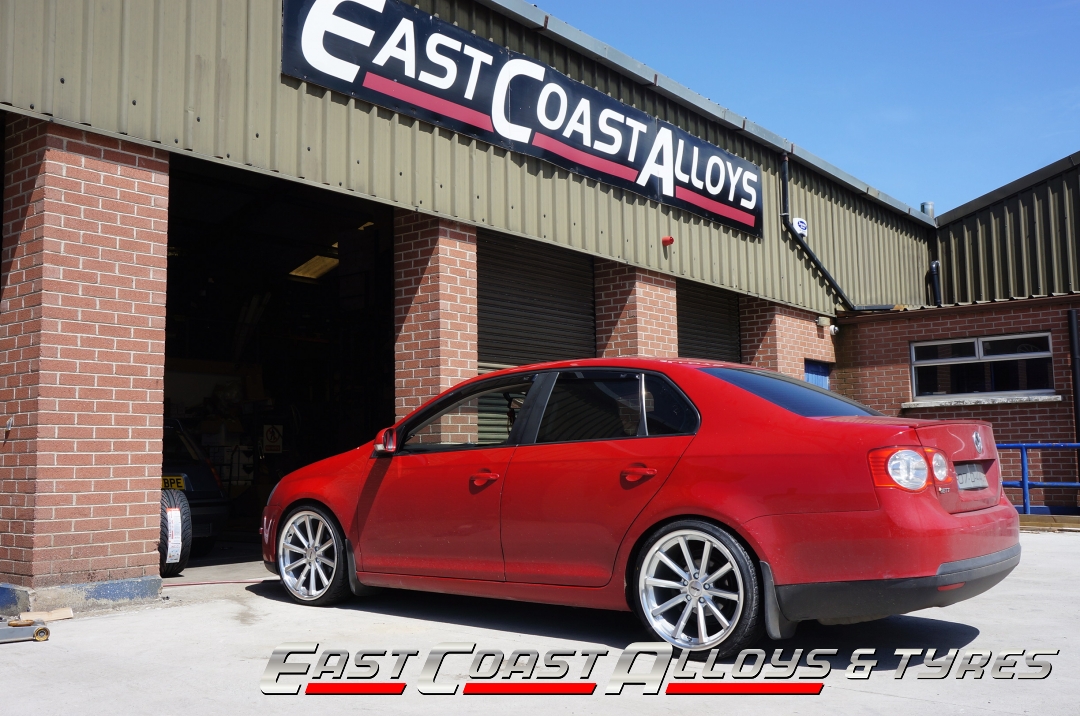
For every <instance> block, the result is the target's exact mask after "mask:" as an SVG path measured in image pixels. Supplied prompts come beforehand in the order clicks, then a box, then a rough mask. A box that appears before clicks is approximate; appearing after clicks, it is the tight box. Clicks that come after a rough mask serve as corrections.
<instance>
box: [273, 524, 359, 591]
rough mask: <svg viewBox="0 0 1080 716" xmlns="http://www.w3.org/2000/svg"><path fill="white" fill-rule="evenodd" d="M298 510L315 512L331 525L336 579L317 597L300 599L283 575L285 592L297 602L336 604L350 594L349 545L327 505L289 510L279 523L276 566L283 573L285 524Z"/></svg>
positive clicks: (279, 572)
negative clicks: (347, 551)
mask: <svg viewBox="0 0 1080 716" xmlns="http://www.w3.org/2000/svg"><path fill="white" fill-rule="evenodd" d="M298 512H314V513H315V514H317V515H318V516H319V517H320V518H322V520H323V521H324V522H325V523H326V524H328V525H329V526H330V529H331V531H332V532H333V535H334V554H335V558H336V559H337V564H336V565H335V566H334V579H333V580H331V582H330V588H329V589H327V590H326V591H325V592H323V594H322V595H321V596H320V597H318V598H317V599H300V598H299V597H298V596H296V595H295V594H293V593H292V591H291V590H290V589H289V588H288V587H286V586H285V582H284V577H282V584H281V586H282V587H283V588H284V589H285V592H286V593H287V594H288V595H289V597H290V598H291V599H292V600H293V601H294V602H296V603H297V604H304V605H307V606H312V607H325V606H329V605H331V604H336V603H338V602H340V601H341V600H343V599H344V598H345V597H346V596H347V595H348V594H349V559H348V556H347V555H346V554H345V551H346V550H347V549H348V547H347V546H346V542H345V533H344V532H343V531H342V529H341V526H340V525H339V524H338V521H337V519H335V518H334V515H333V513H331V512H330V510H328V509H326V508H325V507H322V506H321V505H300V506H298V507H296V508H294V509H291V510H289V512H288V514H286V516H285V518H284V519H282V520H281V522H279V523H278V524H279V525H281V527H282V528H281V529H280V530H278V534H277V545H276V552H275V554H276V560H275V565H274V567H275V569H276V570H277V572H278V574H279V575H281V571H282V570H281V552H282V548H281V545H282V543H283V542H284V540H285V532H286V530H285V525H287V524H288V523H289V521H290V520H292V518H293V517H294V516H295V515H296V514H297V513H298Z"/></svg>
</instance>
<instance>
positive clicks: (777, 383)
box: [701, 368, 881, 418]
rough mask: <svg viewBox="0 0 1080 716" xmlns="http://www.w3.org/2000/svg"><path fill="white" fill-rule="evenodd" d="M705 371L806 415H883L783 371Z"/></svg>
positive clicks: (745, 369) (728, 369)
mask: <svg viewBox="0 0 1080 716" xmlns="http://www.w3.org/2000/svg"><path fill="white" fill-rule="evenodd" d="M701 370H702V371H704V372H706V373H708V374H709V375H712V376H715V377H717V378H719V379H720V380H723V381H725V382H727V383H731V384H732V385H734V386H737V387H739V388H742V389H743V390H746V391H748V392H750V393H753V394H754V395H756V396H757V397H759V398H764V399H765V400H767V401H769V402H770V403H772V404H774V405H778V406H780V407H781V408H783V409H785V410H790V411H791V412H793V413H795V414H796V415H801V416H803V417H805V418H829V417H836V416H841V415H881V413H879V412H877V411H876V410H872V409H870V408H868V407H866V406H865V405H861V404H859V403H856V402H855V401H854V400H849V399H848V398H845V397H844V396H842V395H837V394H836V393H832V392H830V391H828V390H825V389H824V388H819V387H817V386H816V385H811V384H810V383H806V382H804V381H801V380H797V379H795V378H789V377H787V376H786V375H780V374H779V373H771V372H768V371H763V370H754V369H747V368H702V369H701Z"/></svg>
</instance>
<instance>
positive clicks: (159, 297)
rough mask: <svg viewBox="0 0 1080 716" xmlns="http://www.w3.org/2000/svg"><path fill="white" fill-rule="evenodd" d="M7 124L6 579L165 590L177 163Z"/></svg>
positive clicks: (120, 145)
mask: <svg viewBox="0 0 1080 716" xmlns="http://www.w3.org/2000/svg"><path fill="white" fill-rule="evenodd" d="M0 116H3V115H0ZM5 124H6V126H5V127H4V131H5V133H6V134H5V138H6V142H5V148H6V152H5V157H4V159H5V164H4V168H5V172H4V206H3V222H2V227H3V244H2V253H0V409H2V411H3V413H2V416H0V421H3V424H0V436H3V435H4V434H5V433H4V431H3V427H4V425H6V424H7V423H8V421H9V420H11V421H13V425H14V427H13V428H12V430H11V431H10V433H8V434H6V440H5V441H4V444H3V447H2V450H0V582H8V583H11V584H14V585H20V586H21V587H31V588H33V589H34V590H37V594H38V595H39V597H40V595H42V594H44V593H46V592H47V591H48V590H47V589H46V592H42V591H41V590H42V588H49V587H55V586H57V585H66V584H76V583H83V582H96V581H106V580H130V581H129V582H126V583H124V584H122V585H120V586H115V585H114V586H113V587H110V588H109V591H108V593H109V594H111V595H113V596H116V597H120V598H123V597H125V595H126V596H127V597H128V598H130V597H131V596H133V595H134V596H139V594H140V592H139V590H142V592H143V593H146V592H148V591H149V592H152V593H153V594H156V591H157V588H158V586H159V585H160V580H159V579H158V576H157V575H158V553H157V542H158V535H159V529H160V518H159V509H160V489H159V488H160V485H161V418H162V398H163V376H164V363H165V270H166V244H167V240H166V225H167V220H168V211H167V202H168V168H169V167H168V155H167V154H166V153H165V152H163V151H160V150H155V149H150V148H147V147H142V146H139V145H136V144H131V143H128V142H121V141H117V140H113V139H107V138H105V137H101V136H98V135H95V134H93V133H90V132H86V131H82V130H76V129H70V128H66V127H61V126H59V125H56V124H52V123H47V122H43V121H39V120H34V119H27V118H22V117H17V116H15V115H7V120H6V122H5ZM137 578H141V579H137ZM124 585H126V586H124ZM128 588H130V590H135V591H130V590H129V591H125V590H126V589H128ZM8 591H9V592H10V591H11V590H8ZM24 594H29V592H25V593H24ZM80 594H82V595H83V598H85V599H87V600H91V598H92V593H91V592H87V591H85V590H83V591H82V592H80ZM3 596H4V595H0V597H3ZM9 596H10V595H9ZM144 596H145V594H144ZM47 601H48V600H47V599H46V600H44V601H41V600H40V599H39V601H38V604H39V605H40V606H45V605H46V604H47ZM73 606H75V607H76V608H78V607H79V606H80V604H79V603H77V602H74V603H73ZM0 611H3V610H2V609H0ZM9 613H10V612H9Z"/></svg>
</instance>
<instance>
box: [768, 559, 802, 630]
mask: <svg viewBox="0 0 1080 716" xmlns="http://www.w3.org/2000/svg"><path fill="white" fill-rule="evenodd" d="M761 581H762V586H763V587H764V592H765V632H766V633H767V634H768V635H769V638H770V639H774V640H777V641H778V640H780V639H790V638H791V637H793V636H795V628H796V627H797V626H799V622H793V621H791V620H789V619H788V618H787V617H785V616H784V613H783V612H782V611H780V603H779V602H778V601H777V599H776V582H775V581H774V580H773V573H772V567H770V566H769V563H768V562H762V563H761Z"/></svg>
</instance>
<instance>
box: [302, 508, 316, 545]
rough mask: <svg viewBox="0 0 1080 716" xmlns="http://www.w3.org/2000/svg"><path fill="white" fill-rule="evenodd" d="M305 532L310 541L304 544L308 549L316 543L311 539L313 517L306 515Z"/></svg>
mask: <svg viewBox="0 0 1080 716" xmlns="http://www.w3.org/2000/svg"><path fill="white" fill-rule="evenodd" d="M304 531H305V532H306V533H307V539H308V541H307V542H305V543H304V546H305V547H308V546H310V545H311V543H312V542H313V541H314V540H312V539H311V515H304Z"/></svg>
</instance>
